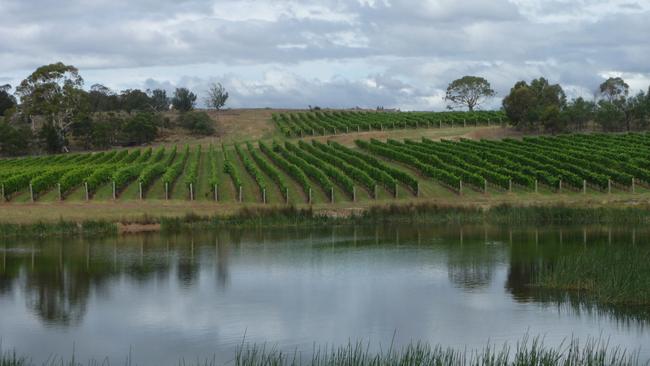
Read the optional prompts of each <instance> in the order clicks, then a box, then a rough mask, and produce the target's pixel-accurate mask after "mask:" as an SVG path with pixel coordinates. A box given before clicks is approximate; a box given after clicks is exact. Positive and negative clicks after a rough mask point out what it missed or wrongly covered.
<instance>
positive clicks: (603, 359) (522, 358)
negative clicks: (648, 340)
mask: <svg viewBox="0 0 650 366" xmlns="http://www.w3.org/2000/svg"><path fill="white" fill-rule="evenodd" d="M234 364H235V365H237V366H258V365H260V366H261V365H278V366H298V365H310V366H395V365H397V366H415V365H441V366H442V365H453V366H456V365H457V366H464V365H472V366H510V365H513V366H514V365H540V366H541V365H563V366H570V365H571V366H572V365H593V366H601V365H602V366H604V365H618V366H623V365H640V364H641V363H640V362H639V358H638V352H637V353H634V352H633V353H630V352H627V351H625V350H623V349H621V348H610V347H609V346H608V344H607V342H605V341H602V340H600V339H589V340H587V341H586V342H585V343H584V344H582V345H581V343H580V341H579V340H577V339H571V340H570V341H569V342H567V343H566V344H562V345H560V346H559V347H547V346H545V345H544V343H543V340H542V339H541V338H539V337H536V338H534V339H533V340H532V341H530V340H529V337H528V336H525V337H524V338H523V339H522V340H521V341H520V342H517V345H516V347H515V348H514V350H512V349H511V348H510V346H508V345H507V344H505V345H503V347H501V348H498V347H495V346H493V345H489V344H488V345H487V346H485V347H484V348H483V349H479V350H474V351H469V350H466V349H465V350H462V351H461V350H457V349H454V348H445V347H442V346H431V345H429V344H426V343H421V342H418V343H410V344H408V345H407V346H405V347H403V348H400V349H395V348H393V347H390V348H388V350H387V351H380V352H371V351H370V350H369V348H368V347H367V346H364V344H362V343H361V342H357V343H349V344H348V345H346V346H341V347H336V348H325V349H324V350H321V349H320V348H317V349H315V350H314V352H313V355H312V357H311V358H309V359H307V360H303V359H302V358H301V355H300V354H299V353H297V352H294V353H293V354H291V353H283V352H282V351H279V350H276V349H273V348H271V349H267V348H266V347H265V346H259V345H255V344H253V345H242V347H241V348H240V349H238V350H237V355H236V357H235V360H234ZM646 364H648V363H646Z"/></svg>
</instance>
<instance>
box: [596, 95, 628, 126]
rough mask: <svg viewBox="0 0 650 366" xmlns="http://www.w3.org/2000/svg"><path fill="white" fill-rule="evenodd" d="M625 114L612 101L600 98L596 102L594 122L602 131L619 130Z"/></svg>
mask: <svg viewBox="0 0 650 366" xmlns="http://www.w3.org/2000/svg"><path fill="white" fill-rule="evenodd" d="M624 120H625V114H624V113H623V112H622V111H621V110H620V109H619V108H618V107H617V106H616V105H615V104H614V103H612V102H609V101H606V100H601V101H600V102H599V103H598V112H597V113H596V123H598V124H599V125H600V126H601V127H602V129H603V130H604V131H620V130H621V129H622V127H623V123H624V122H623V121H624Z"/></svg>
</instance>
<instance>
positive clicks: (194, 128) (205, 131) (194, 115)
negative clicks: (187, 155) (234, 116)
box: [178, 111, 215, 136]
mask: <svg viewBox="0 0 650 366" xmlns="http://www.w3.org/2000/svg"><path fill="white" fill-rule="evenodd" d="M178 124H179V125H180V126H181V127H183V128H185V129H187V130H189V131H190V132H191V133H192V134H195V135H205V136H208V135H213V134H214V132H215V129H214V123H213V122H212V118H210V116H209V115H208V114H207V113H205V112H197V111H192V112H187V113H183V114H181V115H180V116H179V117H178Z"/></svg>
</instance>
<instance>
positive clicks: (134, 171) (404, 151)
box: [0, 112, 650, 204]
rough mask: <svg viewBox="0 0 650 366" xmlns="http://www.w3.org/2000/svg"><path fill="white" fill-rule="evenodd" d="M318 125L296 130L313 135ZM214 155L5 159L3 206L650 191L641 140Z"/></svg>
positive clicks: (326, 147) (646, 144) (427, 143)
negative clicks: (4, 203) (14, 204)
mask: <svg viewBox="0 0 650 366" xmlns="http://www.w3.org/2000/svg"><path fill="white" fill-rule="evenodd" d="M323 113H325V112H323ZM350 113H352V112H350ZM451 115H453V114H450V116H451ZM317 116H318V115H317V114H314V115H313V116H311V117H310V118H309V119H308V120H302V119H298V120H296V121H295V123H298V124H301V125H303V127H305V126H313V127H314V128H315V127H316V126H317V125H316V124H317V123H318V120H317V118H316V117H317ZM330 117H331V118H330V119H328V120H327V121H328V126H331V128H337V129H340V128H341V126H342V125H343V124H344V120H343V119H342V117H341V116H340V115H336V116H330ZM334 117H336V118H334ZM276 118H279V117H276ZM286 118H288V120H289V121H294V120H295V119H296V118H298V117H295V116H294V117H286ZM356 118H358V120H359V121H361V120H362V117H359V116H356ZM364 118H365V117H364ZM418 118H420V117H418ZM422 118H424V117H422ZM409 121H412V120H411V119H409ZM292 123H293V122H292ZM359 123H361V122H359ZM372 123H374V122H367V124H366V125H364V126H367V125H372ZM409 123H411V122H409ZM419 123H420V120H419V119H418V124H419ZM286 128H290V127H289V125H287V126H286ZM305 128H306V127H305ZM216 146H218V145H209V146H205V147H201V146H200V145H196V146H192V147H190V146H182V147H181V146H167V147H164V148H163V147H159V148H141V149H134V150H130V151H127V150H122V151H112V152H103V153H95V154H66V155H54V156H46V157H33V158H15V159H2V160H0V188H1V189H2V192H1V197H2V201H3V202H6V201H9V202H15V203H20V202H31V201H32V200H33V201H35V202H56V201H59V200H62V201H64V202H65V201H80V200H82V201H83V200H86V199H88V200H95V201H109V200H112V199H114V198H115V199H118V200H120V201H130V200H139V199H140V197H141V196H142V199H143V200H164V199H166V198H168V199H170V200H189V199H190V198H191V197H193V198H194V199H195V200H198V201H203V202H212V203H215V204H220V203H229V204H234V203H238V202H239V192H240V188H239V187H241V192H242V197H241V198H242V203H263V202H264V201H266V203H269V204H286V203H290V204H305V203H309V202H310V196H311V203H314V204H329V203H331V202H332V197H334V200H333V203H344V202H353V201H356V202H360V203H363V202H365V201H375V200H377V201H389V200H395V199H436V198H437V197H443V196H444V197H453V196H455V195H464V196H468V195H469V196H470V197H471V196H472V195H477V197H478V196H479V195H485V194H490V195H499V194H501V195H508V194H516V195H530V194H538V195H554V194H575V195H578V194H608V193H618V194H636V195H639V194H649V193H650V134H645V133H628V134H589V135H586V134H583V135H575V134H574V135H561V136H555V137H548V136H541V137H524V138H522V139H511V138H510V139H509V138H506V139H503V140H469V139H458V140H453V141H452V140H442V141H433V140H430V139H427V138H421V139H418V140H415V139H413V140H409V139H406V140H394V139H387V140H376V139H370V140H356V147H354V148H351V147H347V146H343V145H341V144H339V143H336V142H333V141H330V142H328V143H323V142H319V141H316V140H312V141H305V140H301V141H298V142H288V141H271V142H267V141H260V142H246V143H241V144H237V145H228V146H226V145H222V146H221V148H217V147H216ZM190 185H191V187H192V190H193V191H192V195H190ZM140 186H141V187H142V195H141V194H140ZM215 190H216V191H217V192H218V193H217V194H216V195H215ZM165 191H167V192H168V195H166V194H165ZM265 192H266V195H265V194H264V193H265ZM265 198H266V199H265Z"/></svg>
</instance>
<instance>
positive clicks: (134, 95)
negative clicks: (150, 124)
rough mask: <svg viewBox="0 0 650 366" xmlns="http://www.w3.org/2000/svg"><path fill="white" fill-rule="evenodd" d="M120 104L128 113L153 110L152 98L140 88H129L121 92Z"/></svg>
mask: <svg viewBox="0 0 650 366" xmlns="http://www.w3.org/2000/svg"><path fill="white" fill-rule="evenodd" d="M120 104H121V107H122V109H123V110H125V111H126V112H127V113H131V112H144V111H151V110H153V107H152V103H151V99H150V98H149V96H148V95H147V93H145V92H143V91H142V90H140V89H127V90H124V91H123V92H122V93H120Z"/></svg>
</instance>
